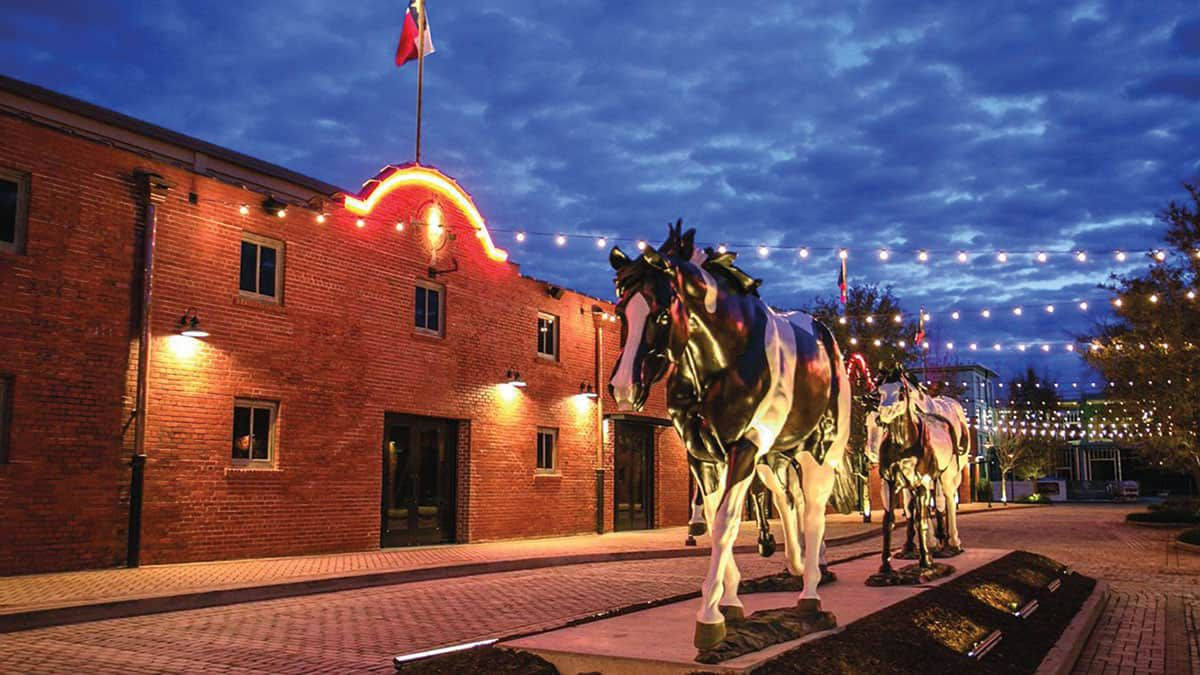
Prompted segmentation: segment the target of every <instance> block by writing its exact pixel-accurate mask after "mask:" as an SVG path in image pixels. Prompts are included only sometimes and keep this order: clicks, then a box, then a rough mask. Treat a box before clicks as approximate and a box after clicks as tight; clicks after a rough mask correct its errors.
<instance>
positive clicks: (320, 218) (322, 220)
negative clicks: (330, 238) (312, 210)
mask: <svg viewBox="0 0 1200 675" xmlns="http://www.w3.org/2000/svg"><path fill="white" fill-rule="evenodd" d="M317 224H318V225H324V224H325V214H324V213H318V214H317Z"/></svg>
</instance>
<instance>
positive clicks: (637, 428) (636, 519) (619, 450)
mask: <svg viewBox="0 0 1200 675" xmlns="http://www.w3.org/2000/svg"><path fill="white" fill-rule="evenodd" d="M615 432H616V434H615V436H614V439H613V451H614V455H615V456H614V458H613V460H614V461H613V470H614V476H613V484H614V485H613V491H614V495H613V507H614V508H615V510H616V513H615V514H614V517H613V528H614V529H616V530H645V529H649V528H651V527H654V503H653V501H654V500H653V495H654V427H652V426H650V425H648V424H640V423H637V422H625V421H618V422H617V423H616V425H615Z"/></svg>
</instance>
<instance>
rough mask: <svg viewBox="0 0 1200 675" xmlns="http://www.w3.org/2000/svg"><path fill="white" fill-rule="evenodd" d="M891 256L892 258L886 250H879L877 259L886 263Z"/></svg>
mask: <svg viewBox="0 0 1200 675" xmlns="http://www.w3.org/2000/svg"><path fill="white" fill-rule="evenodd" d="M891 256H892V254H891V253H889V252H888V250H887V249H886V248H881V249H879V259H880V260H883V261H886V260H887V259H888V258H890V257H891Z"/></svg>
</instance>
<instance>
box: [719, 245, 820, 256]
mask: <svg viewBox="0 0 1200 675" xmlns="http://www.w3.org/2000/svg"><path fill="white" fill-rule="evenodd" d="M728 252H729V247H728V246H726V245H725V244H720V245H718V246H717V253H728ZM800 257H801V258H803V257H804V254H803V253H801V254H800Z"/></svg>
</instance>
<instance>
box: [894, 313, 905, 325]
mask: <svg viewBox="0 0 1200 675" xmlns="http://www.w3.org/2000/svg"><path fill="white" fill-rule="evenodd" d="M892 321H893V322H895V323H900V322H901V321H904V319H903V317H901V316H900V315H899V314H897V315H896V316H893V317H892Z"/></svg>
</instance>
